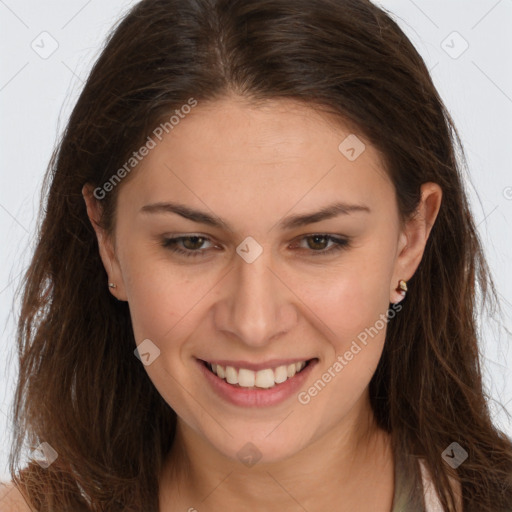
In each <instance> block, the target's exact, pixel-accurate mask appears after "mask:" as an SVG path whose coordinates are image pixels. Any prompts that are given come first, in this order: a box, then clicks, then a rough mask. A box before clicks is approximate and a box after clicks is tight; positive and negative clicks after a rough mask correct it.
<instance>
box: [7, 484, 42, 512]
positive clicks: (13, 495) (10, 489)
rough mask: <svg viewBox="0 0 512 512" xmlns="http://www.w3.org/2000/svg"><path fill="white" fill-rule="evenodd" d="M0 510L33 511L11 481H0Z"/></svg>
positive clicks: (12, 511)
mask: <svg viewBox="0 0 512 512" xmlns="http://www.w3.org/2000/svg"><path fill="white" fill-rule="evenodd" d="M0 510H1V511H2V512H34V509H32V508H30V507H29V505H28V503H27V502H26V500H25V498H24V497H23V495H22V494H21V492H20V491H19V489H18V488H17V487H16V486H15V485H14V483H12V482H0Z"/></svg>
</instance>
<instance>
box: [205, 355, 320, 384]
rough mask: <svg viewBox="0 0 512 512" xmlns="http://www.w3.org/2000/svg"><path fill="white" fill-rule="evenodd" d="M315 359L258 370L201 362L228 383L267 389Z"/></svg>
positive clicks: (280, 382) (286, 378)
mask: <svg viewBox="0 0 512 512" xmlns="http://www.w3.org/2000/svg"><path fill="white" fill-rule="evenodd" d="M315 360H316V358H313V359H308V360H306V361H301V362H297V363H292V364H289V365H282V366H278V367H276V368H265V369H262V370H258V371H253V370H249V369H247V368H235V367H233V366H221V365H220V364H212V363H208V362H207V361H203V364H204V365H205V366H206V368H207V369H208V370H209V371H210V372H212V373H213V374H214V375H216V376H217V377H218V378H220V379H223V380H224V381H225V382H227V383H228V384H231V385H232V386H233V387H238V388H254V389H256V388H259V389H269V388H273V387H275V386H278V385H279V384H282V383H283V382H286V381H287V380H289V379H292V378H293V377H294V376H295V375H296V374H298V373H300V372H302V371H303V370H304V368H306V367H307V366H308V365H309V364H310V363H311V362H312V361H315Z"/></svg>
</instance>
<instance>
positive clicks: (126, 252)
mask: <svg viewBox="0 0 512 512" xmlns="http://www.w3.org/2000/svg"><path fill="white" fill-rule="evenodd" d="M350 133H351V132H350V130H349V129H348V128H346V127H343V126H341V125H340V124H339V123H335V122H334V121H333V120H332V119H330V118H328V117H327V115H326V114H321V113H319V112H318V111H315V110H313V109H312V108H311V107H308V106H305V105H302V104H298V103H294V102H292V101H288V100H276V101H272V102H268V103H266V104H265V105H264V106H258V107H255V106H251V105H250V104H249V103H247V102H246V101H245V100H243V99H242V98H238V97H226V98H225V99H223V100H218V101H216V102H214V103H210V104H199V105H198V106H197V107H195V108H194V110H193V112H192V113H191V114H189V115H188V116H187V117H186V118H185V119H183V120H181V121H180V123H179V124H178V125H177V126H175V127H174V129H173V130H172V131H171V132H170V133H169V134H168V135H166V136H165V137H164V139H163V141H162V142H160V143H159V144H158V145H157V147H155V148H154V149H152V150H151V151H150V152H149V154H148V156H146V157H145V158H144V160H143V161H142V162H141V163H140V164H139V166H138V168H137V169H136V171H133V174H132V175H130V177H129V178H128V179H126V180H125V182H123V183H122V184H121V185H120V187H121V189H120V190H119V197H118V205H117V216H116V228H115V233H114V236H113V238H109V237H108V236H107V235H106V233H105V232H103V231H102V230H101V229H100V228H99V227H98V226H97V225H96V224H95V220H97V219H98V218H99V215H100V203H99V202H97V201H95V200H94V198H93V197H92V196H91V190H92V189H91V188H88V187H84V190H83V192H84V198H85V200H86V203H87V207H88V215H89V217H90V219H91V222H92V223H93V226H94V227H95V229H96V233H97V236H98V241H99V245H100V253H101V257H102V260H103V263H104V266H105V269H106V271H107V273H108V277H109V281H110V282H114V283H116V285H117V288H114V289H111V292H112V293H113V294H114V295H115V297H116V298H117V299H119V300H123V301H128V303H129V307H130V313H131V317H132V323H133V328H134V333H135V339H136V341H137V343H140V342H142V340H144V339H146V338H149V339H150V340H152V341H153V342H154V343H155V344H156V345H157V346H158V347H159V349H160V351H161V353H160V356H159V357H158V358H157V359H156V360H155V361H154V362H153V363H152V364H151V365H149V366H145V369H146V371H147V372H148V375H149V377H150V378H151V380H152V382H153V383H154V385H155V386H156V388H157V389H158V391H159V392H160V393H161V395H162V396H163V397H164V399H165V400H166V401H167V403H168V404H169V405H170V406H171V407H172V408H173V409H174V410H175V411H176V413H177V415H178V426H177V438H176V442H175V444H174V447H173V450H172V452H171V453H170V454H169V457H168V459H167V466H166V468H165V471H164V472H163V473H162V478H161V491H160V502H161V510H162V511H171V510H188V509H189V508H192V507H195V508H196V509H197V510H198V511H201V512H202V511H204V510H221V507H223V509H225V510H235V509H238V510H245V509H246V507H248V504H250V510H265V511H274V510H276V511H277V510H279V511H283V510H285V511H288V510H290V511H291V510H298V504H297V502H298V503H299V504H300V505H302V506H303V507H305V508H306V509H307V510H310V511H312V510H326V509H327V510H338V511H345V510H346V511H349V510H359V511H362V512H364V511H373V512H376V511H377V512H379V511H382V512H389V510H390V507H391V502H392V497H393V457H392V454H391V451H390V446H389V437H388V436H387V435H386V434H385V433H384V432H382V431H380V430H379V429H378V428H377V427H376V426H375V424H374V422H373V415H372V412H371V409H370V403H369V394H368V384H369V382H370V379H371V377H372V375H373V373H374V371H375V369H376V367H377V363H378V361H379V358H380V356H381V353H382V349H383V345H384V340H385V327H384V328H382V329H380V330H379V332H378V334H377V335H375V336H374V337H373V338H371V340H370V342H369V343H368V344H367V346H365V347H364V348H363V349H362V350H361V351H360V352H359V353H358V354H357V355H356V356H355V357H354V358H353V360H352V361H350V362H349V363H348V364H347V365H346V366H345V368H344V369H343V370H342V371H341V372H340V373H338V374H337V376H336V377H335V378H334V379H332V381H331V382H330V383H328V384H327V386H326V387H325V388H324V389H323V390H322V391H321V392H320V393H319V394H318V395H317V396H316V397H314V399H312V400H311V401H310V403H308V404H307V405H302V404H300V403H299V402H298V400H297V396H296V395H293V396H292V397H290V398H289V399H288V400H286V401H285V402H283V403H282V404H279V405H276V406H272V407H267V408H259V409H254V408H242V407H237V406H234V405H230V404H228V403H226V402H224V401H223V400H222V399H220V398H218V397H217V395H216V394H214V392H213V391H212V390H211V389H210V387H209V385H208V384H207V383H205V380H204V377H203V376H202V375H201V373H200V372H199V371H198V368H197V363H196V362H195V358H196V357H197V358H200V359H203V360H211V359H230V360H236V359H242V360H248V361H254V362H261V361H266V360H269V359H273V358H296V359H297V360H306V359H310V358H313V357H316V358H318V359H319V363H318V364H317V366H316V367H315V368H314V369H313V373H312V374H311V375H310V376H309V378H308V382H307V385H306V386H303V388H302V389H303V390H305V389H307V388H308V387H309V386H311V385H312V384H313V383H314V382H315V381H316V380H318V379H319V378H320V377H321V375H322V374H323V373H324V371H326V369H327V368H329V367H330V366H332V364H333V363H334V361H335V360H336V357H337V355H340V354H344V353H345V352H346V351H347V350H348V349H349V347H350V345H351V343H352V341H353V340H355V339H356V338H357V336H358V334H359V333H361V332H362V331H364V330H365V328H368V327H370V326H373V325H375V323H376V321H377V320H378V319H379V318H380V315H382V314H386V311H387V310H388V307H389V302H392V303H395V302H398V301H399V300H400V299H401V296H400V295H399V294H398V292H397V291H396V288H397V286H398V281H399V280H400V279H404V280H406V281H407V280H408V279H410V277H411V276H412V275H413V274H414V272H415V270H416V268H417V267H418V265H419V263H420V260H421V257H422V255H423V251H424V248H425V243H426V241H427V238H428V235H429V233H430V229H431V227H432V225H433V223H434V221H435V218H436V215H437V213H438V210H439V207H440V203H441V199H442V192H441V189H440V187H439V186H438V185H437V184H434V183H426V184H424V185H423V187H422V201H421V204H420V206H419V208H418V212H417V215H416V216H415V217H414V218H412V219H410V220H409V221H407V223H406V224H405V225H404V226H401V225H400V222H399V216H398V210H397V205H396V198H395V191H394V187H393V185H392V183H391V181H390V180H389V178H388V177H387V175H386V173H385V171H384V168H383V166H382V163H381V160H380V157H379V154H378V153H377V151H376V150H375V149H374V148H373V147H372V146H371V145H370V144H369V143H368V142H367V141H366V140H365V139H364V137H362V136H360V135H359V134H358V137H359V138H360V140H362V141H363V142H364V143H365V144H366V149H365V151H364V152H363V153H362V154H361V155H360V156H359V157H358V158H357V159H356V160H355V161H350V160H349V159H347V158H346V156H345V155H344V154H342V153H341V152H340V151H339V150H338V146H339V144H340V143H341V142H342V141H343V140H344V139H345V137H346V136H347V135H349V134H350ZM167 201H173V202H180V203H182V204H185V205H187V206H189V207H191V208H197V209H200V210H204V211H206V212H208V213H210V214H213V215H216V216H218V217H221V218H222V219H224V220H225V221H226V222H227V223H229V225H230V226H231V228H232V229H231V230H226V229H222V228H214V227H211V226H207V225H205V224H199V223H195V222H192V221H191V220H187V219H184V218H183V217H181V216H178V215H176V214H172V213H159V214H156V213H155V214H148V213H143V212H141V211H140V210H141V208H142V207H143V206H144V205H147V204H150V203H157V202H167ZM335 201H344V202H347V203H351V204H354V203H355V204H363V205H366V206H367V207H368V208H369V209H370V212H351V213H350V214H346V215H340V216H338V217H336V218H331V219H328V220H322V221H321V222H317V223H315V224H310V225H308V226H302V227H299V228H294V229H292V230H286V231H283V230H281V229H280V228H279V227H278V225H277V224H278V222H279V221H281V220H282V219H283V218H284V217H286V216H288V215H295V214H300V213H306V212H307V213H309V212H315V211H318V210H320V209H321V208H323V207H324V206H326V205H328V204H331V203H333V202H335ZM314 234H328V235H332V236H333V237H349V238H350V242H349V246H348V247H347V248H344V249H342V250H340V251H334V252H332V253H331V254H328V253H327V254H326V255H320V254H318V253H319V252H321V251H324V253H325V251H326V250H327V249H330V248H331V247H332V246H333V245H334V244H333V243H331V242H328V241H323V242H322V241H320V242H318V241H317V242H315V240H313V239H311V238H309V239H308V238H307V237H308V236H311V235H314ZM171 235H172V236H185V235H189V236H190V235H196V236H197V235H201V236H205V237H207V239H206V240H205V241H204V242H203V244H202V245H201V243H200V242H193V241H189V243H188V245H184V244H180V245H179V246H180V247H181V248H182V249H187V248H189V250H196V251H197V250H198V249H204V250H205V251H206V252H205V253H204V254H203V255H200V256H196V257H190V258H187V257H185V256H182V255H178V254H175V253H173V252H172V251H171V250H170V249H169V248H165V247H163V246H162V243H163V241H164V238H165V237H166V236H167V237H169V236H171ZM248 236H251V237H253V238H254V239H255V240H256V241H257V242H258V244H259V245H260V246H261V247H262V249H263V252H262V254H261V255H260V256H259V257H258V258H257V259H256V260H255V261H254V262H253V263H250V264H249V263H247V262H245V261H244V260H243V259H242V258H241V257H240V256H239V255H238V254H237V253H236V247H237V246H238V245H239V244H240V243H241V242H242V241H243V240H244V239H245V238H246V237H248ZM185 243H186V242H185ZM190 248H191V249H190ZM195 248H196V249H195ZM315 251H316V252H315ZM398 314H399V313H398ZM247 442H252V443H253V444H254V445H256V447H257V448H258V450H259V452H260V453H261V456H262V457H261V459H260V461H259V462H258V463H257V464H256V465H255V466H253V467H246V466H244V465H243V464H241V462H240V461H239V460H238V457H237V452H238V451H239V450H240V449H241V447H242V446H244V445H245V444H246V443H247ZM171 502H174V503H175V505H171ZM235 507H238V508H235ZM244 507H245V508H244Z"/></svg>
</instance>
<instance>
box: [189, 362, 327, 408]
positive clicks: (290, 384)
mask: <svg viewBox="0 0 512 512" xmlns="http://www.w3.org/2000/svg"><path fill="white" fill-rule="evenodd" d="M196 361H197V363H198V364H199V368H200V370H201V371H202V373H203V375H204V376H205V377H206V380H207V381H208V382H209V383H210V385H211V387H212V388H213V390H214V391H215V392H216V393H217V395H219V396H220V397H221V398H223V399H224V400H226V401H227V402H229V403H231V404H233V405H237V406H241V407H269V406H271V405H277V404H280V403H281V402H284V401H285V400H286V399H287V398H290V397H291V396H292V395H294V394H295V393H297V392H298V390H299V389H300V388H301V387H302V386H303V384H304V381H305V380H306V379H307V378H308V376H309V374H310V373H311V371H312V369H313V367H314V366H315V365H316V363H318V359H313V360H312V361H310V362H309V363H308V365H307V366H306V367H305V368H304V369H303V370H302V371H300V372H299V373H296V374H295V375H294V376H293V377H291V378H289V379H287V380H285V381H284V382H281V383H280V384H275V385H274V386H273V387H271V388H266V389H265V388H242V387H236V386H232V385H231V384H228V383H227V382H226V381H225V380H224V379H221V378H220V377H217V375H215V374H214V373H213V372H211V371H210V370H209V369H208V368H207V367H206V365H205V363H204V362H203V361H201V360H200V359H196Z"/></svg>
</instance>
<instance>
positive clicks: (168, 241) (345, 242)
mask: <svg viewBox="0 0 512 512" xmlns="http://www.w3.org/2000/svg"><path fill="white" fill-rule="evenodd" d="M314 237H320V238H324V239H327V241H332V242H333V243H334V245H333V246H332V247H331V248H330V249H326V250H318V251H315V250H313V249H310V251H311V256H315V257H316V256H329V255H331V254H333V253H336V252H338V251H341V250H344V249H347V248H348V247H350V239H349V238H339V237H334V236H331V235H326V234H324V233H314V234H312V235H307V236H304V237H302V239H301V240H305V239H307V238H314ZM190 238H202V239H204V240H205V241H211V240H210V239H209V238H208V237H206V236H202V235H188V236H178V237H174V238H164V239H163V242H162V247H164V248H166V249H168V250H170V251H171V252H174V253H177V254H181V255H183V256H185V257H187V258H195V257H197V256H201V255H203V254H204V253H205V252H206V251H207V249H198V250H196V251H194V250H191V249H181V248H179V247H178V246H177V244H178V243H179V242H181V241H182V240H187V239H190ZM306 250H308V249H306Z"/></svg>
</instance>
